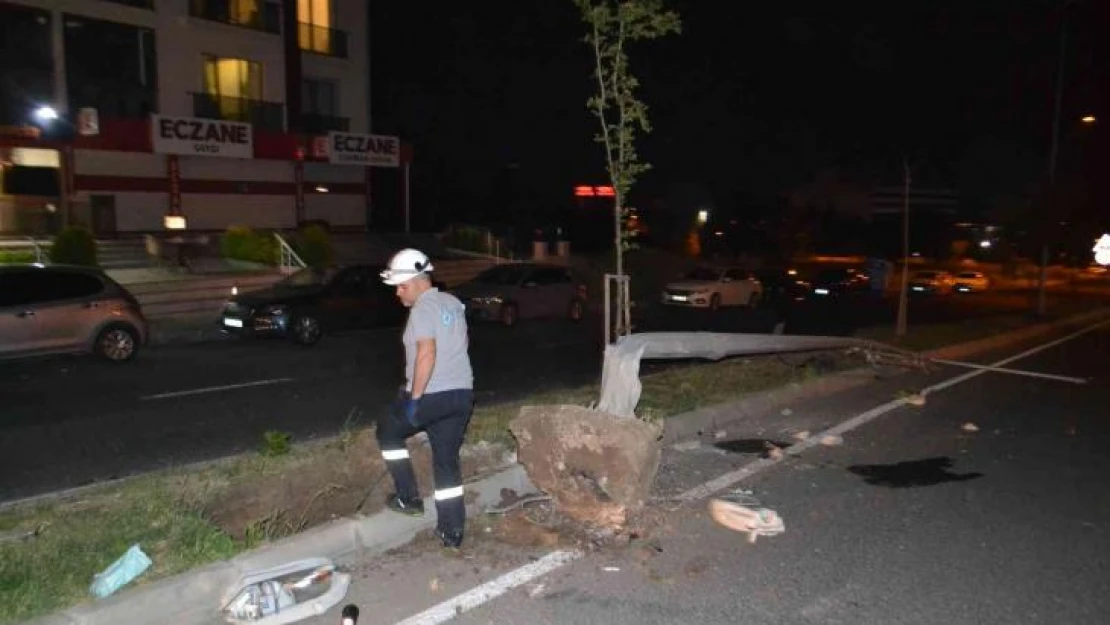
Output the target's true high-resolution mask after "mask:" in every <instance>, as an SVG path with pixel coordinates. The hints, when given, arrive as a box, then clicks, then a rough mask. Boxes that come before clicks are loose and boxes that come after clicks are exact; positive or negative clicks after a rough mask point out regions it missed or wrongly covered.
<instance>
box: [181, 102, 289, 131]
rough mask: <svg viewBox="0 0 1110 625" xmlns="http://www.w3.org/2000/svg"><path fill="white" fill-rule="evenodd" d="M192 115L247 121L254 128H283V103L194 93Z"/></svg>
mask: <svg viewBox="0 0 1110 625" xmlns="http://www.w3.org/2000/svg"><path fill="white" fill-rule="evenodd" d="M192 95H193V115H194V116H196V117H203V118H205V119H224V120H227V121H233V122H247V123H249V124H251V125H253V126H254V127H256V128H261V129H263V130H270V131H273V132H282V131H284V130H285V105H284V104H281V103H279V102H263V101H262V100H251V99H249V98H235V97H229V96H222V95H216V94H212V93H194V94H192Z"/></svg>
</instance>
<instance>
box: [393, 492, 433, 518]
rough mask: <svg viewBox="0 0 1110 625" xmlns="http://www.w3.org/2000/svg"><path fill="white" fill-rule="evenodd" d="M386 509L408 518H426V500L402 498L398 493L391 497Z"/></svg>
mask: <svg viewBox="0 0 1110 625" xmlns="http://www.w3.org/2000/svg"><path fill="white" fill-rule="evenodd" d="M385 505H386V507H388V508H389V509H390V510H392V511H394V512H400V513H401V514H404V515H407V516H414V517H415V516H424V500H423V499H420V498H419V497H411V498H409V497H401V496H400V495H398V494H397V493H393V494H392V495H390V496H389V499H387V500H386V502H385Z"/></svg>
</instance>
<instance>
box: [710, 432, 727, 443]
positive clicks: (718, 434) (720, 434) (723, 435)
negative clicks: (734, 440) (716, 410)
mask: <svg viewBox="0 0 1110 625" xmlns="http://www.w3.org/2000/svg"><path fill="white" fill-rule="evenodd" d="M713 438H715V439H717V440H719V441H723V440H725V439H726V438H728V432H726V431H724V430H717V431H716V432H715V433H714V434H713Z"/></svg>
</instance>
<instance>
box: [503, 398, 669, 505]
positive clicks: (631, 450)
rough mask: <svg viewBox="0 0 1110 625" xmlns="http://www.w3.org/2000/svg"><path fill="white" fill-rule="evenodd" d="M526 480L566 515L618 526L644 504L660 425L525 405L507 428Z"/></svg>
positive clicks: (580, 409) (656, 455)
mask: <svg viewBox="0 0 1110 625" xmlns="http://www.w3.org/2000/svg"><path fill="white" fill-rule="evenodd" d="M509 431H511V432H512V433H513V436H515V437H516V440H517V454H518V457H519V459H520V463H521V464H523V465H524V468H525V470H526V471H527V472H528V477H529V478H530V479H531V480H532V483H533V484H535V485H536V486H537V487H538V488H540V489H541V490H543V491H544V492H545V493H547V494H549V495H551V497H552V499H553V500H554V501H555V504H556V505H557V506H558V507H559V509H560V510H561V511H562V512H563V513H565V514H566V515H567V516H569V517H571V518H573V519H575V520H577V521H579V522H582V523H586V524H589V525H596V526H602V527H619V526H621V525H623V524H624V523H625V520H626V519H627V515H628V513H629V512H631V511H634V510H636V509H638V508H640V507H641V506H643V504H644V502H645V501H646V500H647V498H648V495H649V494H650V492H651V487H652V483H653V482H654V481H655V473H656V471H658V469H659V460H660V456H661V454H662V433H663V426H662V424H660V423H646V422H644V421H640V420H639V419H629V418H621V417H619V416H616V415H612V414H608V413H604V412H599V411H597V410H591V409H589V408H585V407H582V406H566V405H561V406H524V407H522V408H521V409H520V414H519V415H518V416H517V417H516V418H515V419H513V421H512V422H511V423H510V424H509Z"/></svg>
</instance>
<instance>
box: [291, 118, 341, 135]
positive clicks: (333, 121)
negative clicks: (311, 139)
mask: <svg viewBox="0 0 1110 625" xmlns="http://www.w3.org/2000/svg"><path fill="white" fill-rule="evenodd" d="M301 126H303V127H304V131H305V132H307V133H311V134H321V135H322V134H325V133H328V132H331V131H333V130H334V131H336V132H347V131H348V130H349V129H350V126H351V120H350V119H348V118H346V117H336V116H335V115H323V114H321V113H302V114H301Z"/></svg>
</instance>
